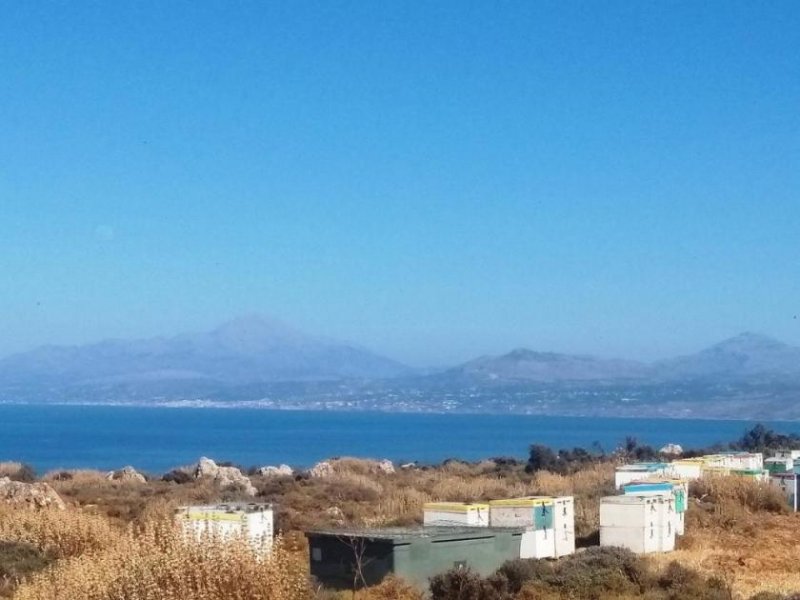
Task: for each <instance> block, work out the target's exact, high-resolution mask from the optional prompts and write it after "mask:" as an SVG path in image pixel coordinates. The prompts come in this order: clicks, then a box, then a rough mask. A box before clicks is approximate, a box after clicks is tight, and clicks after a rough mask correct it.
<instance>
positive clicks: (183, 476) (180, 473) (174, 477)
mask: <svg viewBox="0 0 800 600" xmlns="http://www.w3.org/2000/svg"><path fill="white" fill-rule="evenodd" d="M161 479H162V480H163V481H171V482H173V483H179V484H180V483H189V482H191V481H194V477H192V476H191V475H190V474H189V473H187V472H186V471H184V470H183V469H173V470H172V471H170V472H168V473H165V474H164V475H163V476H162V477H161Z"/></svg>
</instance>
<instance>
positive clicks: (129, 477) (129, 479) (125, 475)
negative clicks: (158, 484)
mask: <svg viewBox="0 0 800 600" xmlns="http://www.w3.org/2000/svg"><path fill="white" fill-rule="evenodd" d="M106 478H107V479H108V480H109V481H121V482H123V483H147V479H146V478H145V476H144V475H142V474H141V473H139V471H137V470H136V469H134V468H133V467H131V466H127V467H122V468H121V469H120V470H119V471H111V472H110V473H109V474H108V475H107V476H106Z"/></svg>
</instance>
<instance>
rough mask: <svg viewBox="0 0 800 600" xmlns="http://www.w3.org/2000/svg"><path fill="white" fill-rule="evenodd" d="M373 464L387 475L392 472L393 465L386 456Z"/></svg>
mask: <svg viewBox="0 0 800 600" xmlns="http://www.w3.org/2000/svg"><path fill="white" fill-rule="evenodd" d="M375 466H376V468H377V469H378V470H379V471H383V472H384V473H386V474H387V475H391V474H392V473H394V465H393V464H392V461H390V460H389V459H387V458H384V459H383V460H379V461H378V462H377V464H376V465H375Z"/></svg>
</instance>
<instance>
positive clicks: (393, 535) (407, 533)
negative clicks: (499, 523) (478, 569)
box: [306, 526, 527, 542]
mask: <svg viewBox="0 0 800 600" xmlns="http://www.w3.org/2000/svg"><path fill="white" fill-rule="evenodd" d="M526 530H527V528H526V527H442V526H433V527H424V526H418V527H386V528H363V529H362V528H342V529H314V530H310V531H306V536H315V535H319V536H328V537H343V538H368V539H373V540H386V541H391V542H405V541H411V540H416V539H424V538H431V539H433V538H435V539H441V540H445V539H464V538H487V537H493V536H495V535H497V534H500V533H523V532H525V531H526Z"/></svg>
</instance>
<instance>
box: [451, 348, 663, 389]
mask: <svg viewBox="0 0 800 600" xmlns="http://www.w3.org/2000/svg"><path fill="white" fill-rule="evenodd" d="M649 372H650V369H649V367H648V366H647V365H645V364H644V363H639V362H636V361H628V360H617V359H602V358H595V357H593V356H581V355H572V354H556V353H553V352H534V351H533V350H526V349H524V348H519V349H517V350H512V351H511V352H509V353H508V354H504V355H502V356H486V357H481V358H478V359H475V360H472V361H470V362H468V363H466V364H464V365H461V366H460V367H458V368H456V369H453V370H452V371H449V372H448V374H450V375H461V376H466V377H470V378H474V379H477V380H481V379H483V380H490V381H497V380H514V381H537V382H558V381H587V380H618V379H640V378H643V377H646V376H647V375H648V373H649Z"/></svg>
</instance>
